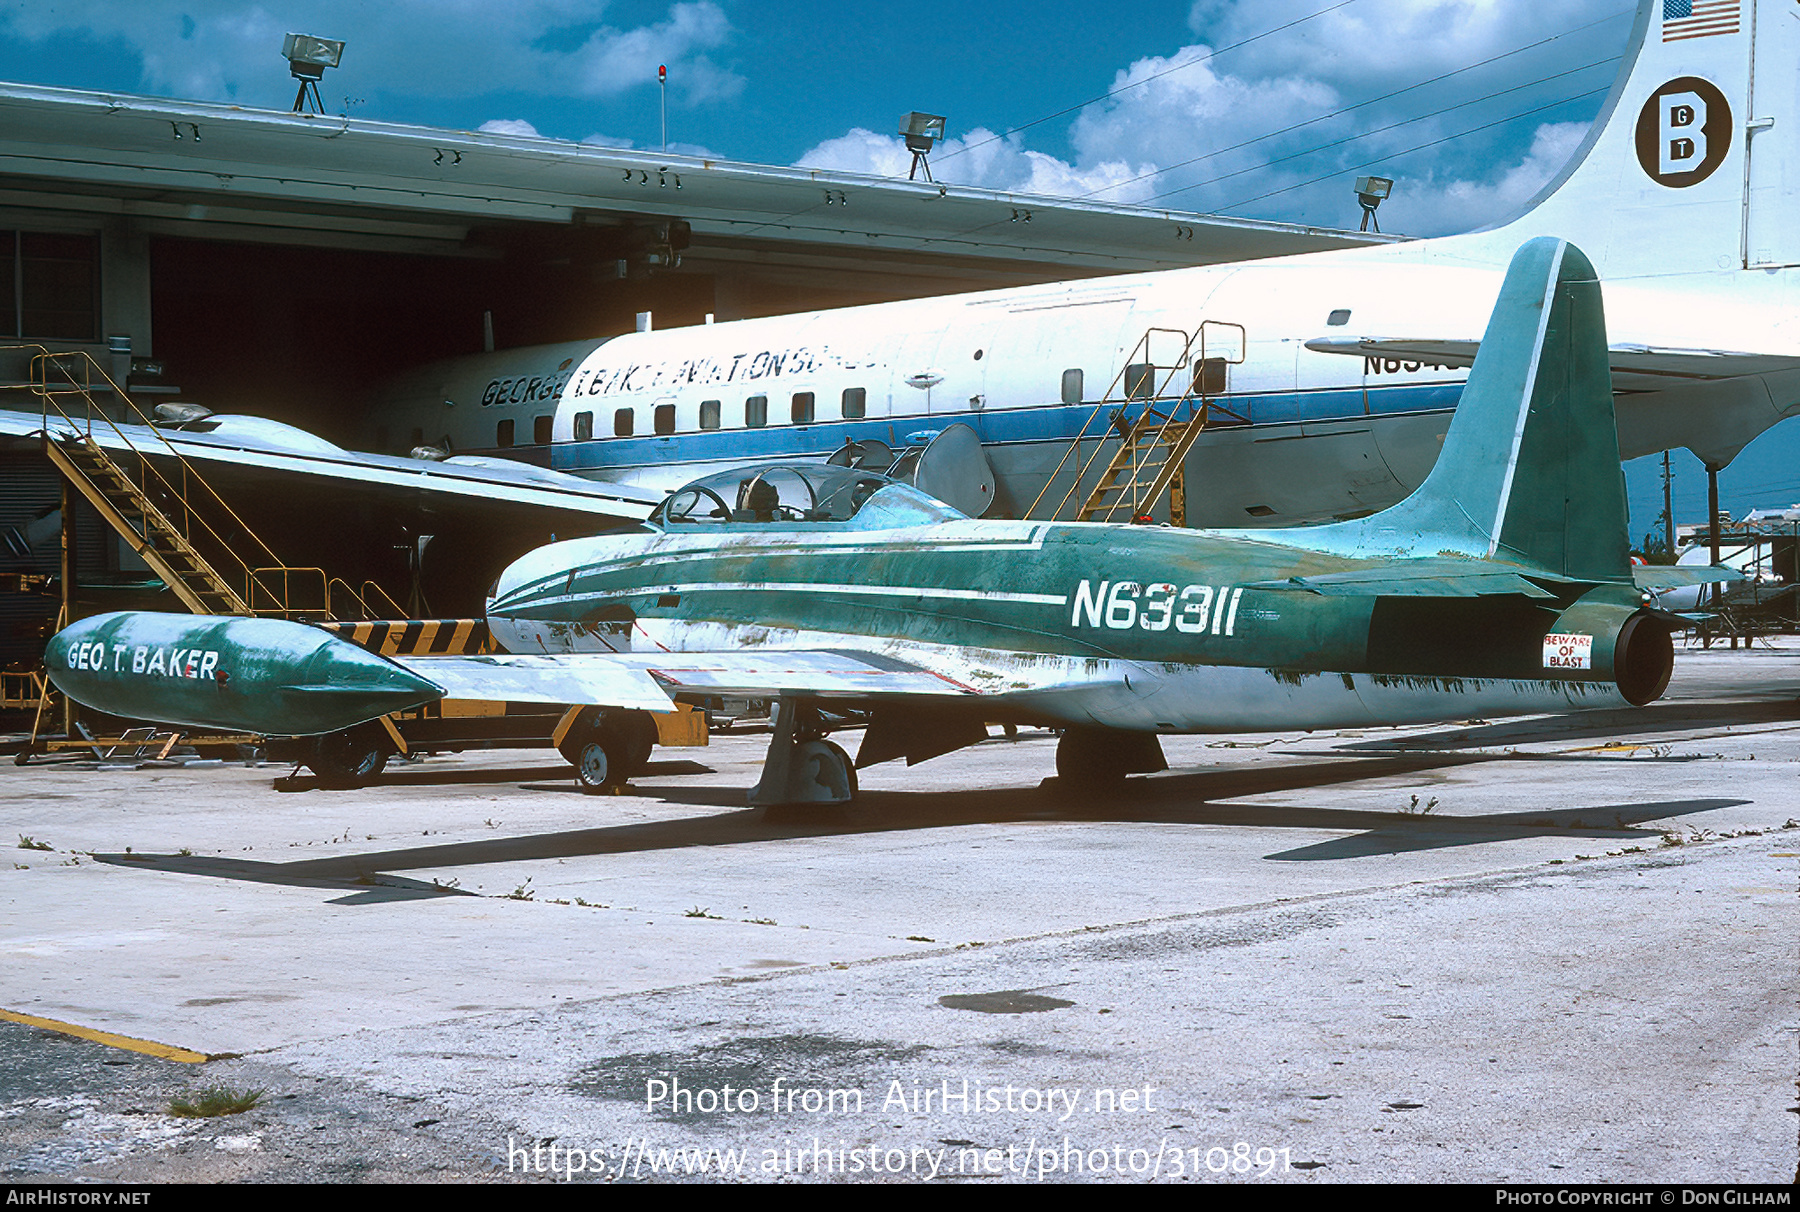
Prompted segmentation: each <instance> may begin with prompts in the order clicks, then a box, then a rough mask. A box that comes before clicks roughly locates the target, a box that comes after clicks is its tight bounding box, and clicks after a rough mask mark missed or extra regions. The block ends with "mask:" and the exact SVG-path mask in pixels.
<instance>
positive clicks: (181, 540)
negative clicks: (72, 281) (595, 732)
mask: <svg viewBox="0 0 1800 1212" xmlns="http://www.w3.org/2000/svg"><path fill="white" fill-rule="evenodd" d="M12 351H23V352H27V353H29V354H30V357H31V382H30V387H29V390H30V391H31V392H32V394H34V395H35V396H37V397H38V400H39V402H40V405H41V415H42V417H43V422H44V428H43V435H44V453H45V455H46V456H47V457H48V458H49V460H50V462H51V464H52V465H53V466H54V467H55V468H56V469H57V471H58V472H59V473H60V474H61V475H62V477H63V479H64V480H65V481H66V482H67V483H68V484H69V486H70V487H71V488H73V489H74V490H75V491H77V492H79V493H80V494H81V495H82V496H83V497H85V498H86V499H87V501H88V503H89V504H91V505H92V506H93V507H94V509H95V511H96V512H97V513H99V515H100V516H101V517H102V518H103V519H105V521H106V523H107V524H108V525H109V526H111V527H112V528H113V530H114V531H116V532H117V533H118V534H119V536H120V537H121V538H123V539H124V540H125V542H126V543H127V544H128V545H129V546H130V547H131V549H132V550H133V551H135V552H136V553H137V554H138V556H139V557H140V558H141V559H142V560H143V561H144V563H145V564H146V565H148V566H149V568H150V570H151V571H152V572H154V573H155V574H156V575H157V576H158V577H160V578H161V579H162V580H163V582H164V583H165V584H167V585H168V587H169V589H170V590H171V591H172V592H174V594H175V595H176V596H177V597H178V598H180V599H181V601H182V603H183V604H184V605H185V606H186V607H187V608H188V609H189V610H191V611H193V612H194V613H195V614H215V615H223V614H232V615H245V616H252V615H268V616H275V617H281V618H309V619H314V620H320V621H330V620H341V619H371V618H376V617H379V614H378V612H377V610H376V609H374V608H372V605H371V604H372V603H375V604H378V605H379V606H380V608H381V609H382V610H385V611H386V612H388V613H389V614H390V616H399V615H403V614H404V613H405V611H404V610H403V609H402V608H401V607H400V606H399V605H398V604H397V603H395V602H394V600H393V598H392V597H390V596H388V594H386V593H385V592H384V591H383V590H382V589H381V587H380V586H378V585H376V584H374V583H373V582H371V581H365V582H364V583H363V586H362V588H361V589H360V590H358V589H355V588H353V587H352V586H350V585H349V584H348V583H347V582H345V581H343V580H341V579H339V578H336V577H328V576H327V575H326V574H325V571H324V570H323V569H321V568H295V567H290V566H288V565H285V564H283V563H282V562H281V560H280V559H279V558H278V557H277V556H276V555H275V553H274V552H273V551H271V550H270V549H269V545H268V544H267V543H265V542H263V541H262V539H261V538H259V537H258V536H257V535H256V533H255V532H254V531H252V530H251V529H250V527H249V526H248V525H247V524H245V522H244V520H243V519H242V518H240V517H239V516H238V514H237V512H236V511H235V510H233V509H232V508H231V506H229V505H228V504H226V503H225V501H224V499H223V498H221V497H220V496H219V495H218V493H217V492H215V491H214V490H213V489H212V487H211V486H210V485H208V484H207V483H206V481H205V480H204V479H202V478H201V476H200V475H199V473H198V472H197V471H196V470H195V469H194V467H193V465H192V464H190V463H189V462H188V461H187V459H185V458H183V457H182V455H181V454H180V452H179V451H177V450H176V449H175V447H174V446H173V445H172V444H170V442H169V441H168V439H167V438H165V437H163V436H162V435H161V433H160V432H159V431H158V430H157V429H156V426H155V424H154V421H153V419H152V418H151V417H149V416H147V415H145V413H144V412H143V411H142V410H141V409H140V408H138V406H137V404H136V403H135V402H134V401H133V400H132V399H131V397H130V396H129V395H128V394H126V392H125V391H124V389H123V388H121V387H120V385H119V384H118V383H116V382H114V381H113V379H112V377H111V376H110V375H108V374H107V373H106V371H105V370H104V369H103V368H102V367H101V366H100V365H99V363H97V362H96V361H95V360H94V359H93V358H92V357H91V356H89V355H88V354H87V353H85V352H73V353H52V352H50V351H49V350H46V349H45V348H44V347H42V346H38V345H22V346H0V353H5V352H12ZM102 383H103V384H104V385H105V389H109V390H110V391H111V392H112V395H113V398H114V399H116V400H117V401H118V402H119V403H118V406H117V407H116V408H115V409H114V411H115V412H117V413H119V415H120V416H122V417H123V418H124V423H126V424H135V425H139V426H142V427H143V430H144V433H145V434H146V435H152V436H150V437H148V438H141V439H140V440H142V441H145V442H146V443H147V444H150V445H151V446H152V448H153V449H152V453H154V454H156V455H157V456H159V457H160V458H162V459H164V460H165V461H166V462H165V467H164V468H159V467H158V466H157V465H156V464H154V463H152V462H151V461H150V460H149V459H147V458H145V457H144V455H145V452H144V451H143V450H140V449H139V447H138V445H137V444H136V443H134V442H133V441H132V440H131V437H130V435H128V434H127V433H126V432H125V430H124V429H122V428H121V427H120V423H119V422H117V421H115V420H114V418H113V416H112V415H110V414H109V413H108V412H107V411H106V410H105V409H104V408H102V407H101V406H100V404H99V402H98V401H96V400H95V398H94V391H95V389H96V388H97V387H98V386H99V384H102ZM108 431H110V433H111V435H112V437H113V439H114V440H115V441H116V443H117V447H116V448H115V449H114V450H110V451H109V450H108V449H107V448H106V447H105V446H104V445H102V443H101V442H100V441H98V440H96V438H95V434H96V432H98V433H100V434H102V435H105V434H106V433H107V432H108ZM121 448H122V450H121ZM122 452H129V453H122ZM202 509H204V510H205V511H206V513H208V514H210V515H211V516H213V517H215V518H218V519H220V522H221V525H222V527H223V528H224V530H225V531H226V532H228V533H229V534H231V535H232V536H233V538H234V539H235V542H230V541H227V539H226V538H225V536H224V534H221V532H220V529H219V528H218V527H215V526H214V525H212V524H211V523H209V522H208V521H207V520H206V517H204V516H203V515H202V513H201V512H200V511H201V510H202ZM203 548H204V553H203V551H202V549H203ZM242 552H248V553H249V558H248V559H247V558H245V556H244V555H243V554H242ZM221 568H224V569H226V570H227V571H228V572H229V574H230V575H229V576H227V574H226V572H222V571H221ZM68 576H69V574H68V570H67V568H66V567H65V575H64V581H65V584H64V585H63V607H62V610H61V612H60V613H59V614H58V616H57V627H58V628H59V629H60V628H61V627H63V626H65V625H66V624H67V623H68V622H69V612H70V609H71V605H72V592H73V586H71V585H69V584H67V583H66V582H67V580H68ZM0 693H3V695H4V705H5V706H6V707H8V708H14V709H16V708H20V707H24V708H28V709H29V708H35V718H34V719H33V721H32V739H31V741H30V742H29V743H28V744H27V747H26V749H25V750H24V751H22V752H20V753H19V754H17V755H16V756H15V761H16V762H18V763H19V764H20V765H23V764H24V763H25V762H26V761H27V760H29V758H30V755H31V754H32V753H33V752H34V751H43V750H57V749H72V748H82V749H88V748H91V749H93V751H94V753H95V755H96V756H98V757H104V756H106V755H107V754H110V753H111V752H112V751H113V750H114V749H115V748H117V747H119V746H121V745H129V746H133V747H135V748H136V749H137V750H138V752H140V753H141V752H143V751H144V749H145V748H146V747H150V746H151V744H152V737H151V736H149V735H139V733H140V732H142V731H143V730H134V731H133V732H132V733H129V734H127V735H126V736H123V737H119V738H95V737H92V736H91V735H88V734H87V731H86V729H82V728H80V727H79V724H78V723H77V722H76V721H75V720H74V718H73V715H72V713H71V712H70V710H69V705H68V704H66V703H65V704H63V708H64V711H63V715H64V717H65V731H66V732H68V733H70V734H71V735H69V737H68V739H65V740H51V741H39V740H38V735H39V731H40V728H41V726H42V724H43V722H44V717H45V715H46V714H47V713H48V712H49V711H50V709H51V708H52V707H53V705H54V704H55V702H56V700H57V699H58V698H59V697H60V696H57V695H56V692H55V689H54V687H52V686H51V684H50V682H49V679H48V678H46V677H45V676H44V675H43V672H42V671H41V670H29V671H8V672H7V677H6V679H5V684H4V686H0ZM77 730H78V731H79V732H80V733H81V736H80V739H77V738H76V737H75V736H74V735H73V734H74V733H75V732H76V731H77ZM154 739H155V740H156V742H157V745H156V746H155V747H156V748H157V749H158V750H159V752H160V753H161V754H163V755H166V754H167V753H168V752H169V750H170V749H172V748H173V747H174V745H175V743H176V741H177V740H178V739H180V738H179V734H176V733H171V734H169V735H168V737H167V738H166V740H165V739H164V738H160V737H157V738H154ZM249 739H250V738H248V737H207V738H196V737H189V738H188V741H189V743H197V742H203V741H204V742H229V741H247V740H249Z"/></svg>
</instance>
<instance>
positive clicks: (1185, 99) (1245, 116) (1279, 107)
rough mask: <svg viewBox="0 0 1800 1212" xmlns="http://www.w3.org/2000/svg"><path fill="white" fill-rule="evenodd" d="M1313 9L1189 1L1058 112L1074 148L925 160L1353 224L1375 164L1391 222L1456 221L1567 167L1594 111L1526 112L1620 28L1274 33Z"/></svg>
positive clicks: (1406, 24) (1066, 188) (1375, 17)
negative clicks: (1389, 182)
mask: <svg viewBox="0 0 1800 1212" xmlns="http://www.w3.org/2000/svg"><path fill="white" fill-rule="evenodd" d="M1317 8H1318V4H1317V0H1257V2H1256V3H1253V4H1252V3H1247V2H1245V0H1200V2H1199V3H1197V4H1196V5H1195V6H1194V10H1193V13H1192V18H1191V22H1190V24H1191V26H1192V28H1193V29H1194V31H1195V32H1196V33H1199V34H1201V35H1203V36H1204V38H1205V41H1203V42H1197V43H1195V44H1193V45H1189V46H1183V47H1181V48H1179V49H1176V50H1174V51H1172V52H1170V53H1167V54H1164V55H1147V56H1145V57H1143V58H1140V59H1138V60H1136V61H1134V62H1132V63H1130V64H1129V65H1127V66H1125V67H1124V68H1123V69H1121V70H1120V71H1119V72H1118V73H1117V74H1116V75H1115V77H1114V79H1113V82H1112V88H1111V92H1110V95H1109V96H1108V98H1107V99H1105V100H1103V101H1099V102H1096V103H1094V104H1090V105H1088V106H1086V107H1084V108H1083V109H1082V110H1081V112H1080V113H1079V114H1078V115H1077V116H1076V117H1075V119H1074V120H1073V122H1072V123H1071V124H1070V125H1069V127H1068V128H1067V129H1068V144H1069V146H1070V147H1071V149H1072V152H1073V154H1072V155H1070V156H1069V157H1068V158H1066V159H1064V158H1058V157H1055V156H1051V155H1047V154H1045V153H1042V152H1038V151H1034V150H1032V149H1030V148H1029V147H1027V146H1025V142H1024V140H1025V138H1033V139H1038V138H1042V135H1041V134H1037V133H1034V134H1029V135H1027V136H1024V137H1021V136H1020V135H1010V136H1007V137H1006V138H1004V139H998V140H994V141H992V142H984V140H989V139H992V138H993V137H992V136H991V135H990V134H989V133H988V132H987V131H986V130H984V129H976V130H972V131H970V132H968V133H967V134H966V135H965V136H963V137H962V138H961V139H959V140H958V139H953V140H950V141H948V142H946V143H945V144H944V145H942V147H941V149H940V150H939V152H938V153H936V154H934V156H933V157H932V167H933V172H934V173H935V174H936V175H937V176H938V178H939V179H940V180H944V181H957V182H961V183H968V184H978V185H985V186H991V187H996V188H1004V189H1016V190H1031V191H1034V192H1046V193H1053V194H1060V195H1063V196H1077V197H1080V196H1093V197H1095V198H1097V199H1100V200H1107V201H1119V202H1140V203H1142V202H1155V203H1158V204H1161V205H1166V206H1169V207H1172V208H1177V209H1183V210H1199V211H1213V210H1225V211H1228V212H1230V213H1234V214H1243V215H1250V216H1256V217H1266V218H1276V219H1288V220H1293V221H1300V222H1309V223H1321V224H1329V225H1334V226H1354V225H1355V224H1356V222H1357V221H1358V219H1359V218H1360V211H1359V210H1358V208H1357V206H1356V202H1355V199H1354V197H1353V195H1352V193H1351V190H1350V183H1351V180H1352V179H1353V178H1354V177H1355V176H1356V175H1359V174H1366V173H1370V172H1374V173H1378V174H1380V175H1385V176H1393V177H1395V178H1396V180H1397V183H1398V184H1397V187H1396V190H1395V197H1394V199H1393V200H1392V201H1390V202H1389V203H1388V204H1387V206H1385V207H1384V208H1383V211H1382V219H1383V221H1384V226H1388V227H1390V228H1393V229H1395V230H1402V231H1406V232H1408V233H1411V234H1417V235H1434V234H1440V233H1443V232H1449V231H1457V230H1466V229H1468V228H1470V227H1477V226H1481V225H1484V224H1486V223H1491V222H1494V221H1496V220H1499V219H1501V218H1504V217H1506V216H1507V215H1509V214H1510V213H1512V212H1513V211H1515V210H1517V209H1519V208H1520V207H1521V206H1522V205H1523V204H1524V202H1525V201H1527V200H1529V198H1530V197H1531V195H1532V194H1533V193H1535V192H1536V190H1537V189H1538V188H1539V187H1540V186H1541V185H1542V184H1543V183H1544V182H1545V181H1547V180H1548V179H1549V178H1550V177H1551V176H1552V175H1554V173H1555V172H1556V171H1557V170H1558V169H1559V168H1560V167H1561V166H1562V163H1563V162H1564V161H1565V160H1566V159H1567V156H1568V154H1569V153H1570V152H1572V151H1573V150H1574V148H1575V146H1576V145H1577V144H1578V143H1579V141H1580V139H1581V137H1582V135H1583V133H1585V131H1586V129H1587V124H1586V123H1585V122H1579V121H1576V122H1565V121H1557V120H1555V119H1556V118H1557V117H1558V116H1560V115H1559V113H1558V111H1556V110H1554V109H1551V110H1547V111H1545V112H1544V113H1543V116H1542V117H1536V118H1535V120H1534V114H1533V113H1532V112H1531V111H1533V110H1537V109H1539V108H1540V107H1544V106H1546V105H1549V104H1550V103H1554V102H1559V101H1563V100H1566V99H1567V98H1570V97H1573V96H1576V95H1577V94H1580V93H1583V92H1587V91H1589V90H1593V89H1598V88H1604V86H1606V85H1607V84H1609V83H1610V82H1611V78H1612V72H1613V66H1612V64H1611V63H1610V62H1606V61H1607V60H1610V58H1611V57H1612V56H1615V55H1616V54H1617V53H1618V51H1619V49H1621V47H1622V45H1623V41H1624V35H1625V30H1626V28H1627V23H1626V22H1625V21H1624V20H1623V19H1622V18H1620V19H1614V20H1610V21H1606V22H1604V23H1602V24H1599V25H1592V26H1590V28H1587V29H1580V28H1578V27H1582V26H1584V25H1589V24H1590V23H1593V22H1596V21H1598V20H1600V19H1602V18H1609V17H1613V16H1614V15H1615V14H1618V13H1619V12H1620V6H1619V4H1618V3H1617V0H1569V3H1566V4H1562V5H1556V6H1542V7H1537V6H1519V5H1516V4H1509V5H1502V4H1500V3H1498V0H1380V2H1376V0H1362V2H1359V3H1354V4H1351V5H1349V6H1347V7H1345V8H1342V9H1339V10H1337V11H1335V12H1329V13H1326V14H1324V15H1323V16H1319V17H1317V18H1314V19H1312V20H1302V21H1300V22H1299V24H1296V25H1294V26H1293V27H1292V28H1291V29H1286V30H1280V32H1276V33H1273V34H1269V33H1268V31H1271V30H1279V27H1281V26H1283V25H1285V24H1287V23H1289V22H1293V21H1296V20H1299V19H1301V18H1304V17H1306V16H1307V15H1308V14H1309V13H1312V12H1315V11H1317ZM1570 31H1573V32H1570ZM1261 34H1266V35H1267V36H1263V37H1260V38H1259V37H1256V36H1257V35H1261ZM1559 34H1560V35H1562V36H1560V37H1556V38H1555V39H1554V40H1553V41H1551V42H1549V43H1548V44H1546V45H1538V46H1533V45H1532V44H1534V43H1540V42H1543V40H1545V39H1547V38H1552V36H1554V35H1559ZM1251 39H1254V40H1251ZM1247 40H1249V41H1247ZM1240 43H1247V44H1245V45H1242V46H1239V45H1238V44H1240ZM1527 46H1530V47H1531V49H1530V50H1528V51H1525V52H1524V53H1520V54H1508V52H1511V51H1514V50H1516V49H1517V48H1520V47H1527ZM1597 61H1599V63H1600V65H1599V66H1585V67H1584V65H1592V64H1595V63H1596V62H1597ZM1576 68H1582V69H1583V70H1581V71H1578V72H1574V73H1573V74H1562V73H1570V71H1571V69H1576ZM1446 74H1450V78H1449V79H1446V80H1442V81H1437V82H1431V81H1433V78H1434V77H1438V76H1443V75H1446ZM1415 85H1416V86H1418V87H1409V86H1415ZM1387 94H1395V95H1393V96H1388V95H1387ZM1491 94H1500V95H1497V96H1493V95H1491ZM1586 104H1587V106H1588V108H1589V109H1590V110H1591V109H1593V108H1597V105H1598V98H1597V97H1595V98H1592V99H1590V100H1589V101H1588V102H1587V103H1586ZM1339 111H1343V112H1339ZM1577 112H1579V110H1577ZM1545 119H1549V121H1546V120H1545ZM800 163H801V164H803V165H816V166H820V167H834V168H842V169H850V170H854V171H859V172H873V173H878V174H881V175H885V176H904V175H905V173H906V170H907V167H908V164H909V163H910V157H909V156H908V155H907V153H906V151H905V150H904V148H903V147H902V146H901V144H900V141H899V140H898V139H895V138H892V137H888V136H882V135H876V134H873V133H871V132H869V131H866V130H853V131H850V132H848V133H847V134H845V135H842V136H839V137H838V138H835V139H829V140H826V141H824V142H822V143H820V144H819V145H818V146H816V147H814V148H813V149H812V150H811V151H809V152H808V153H807V154H806V155H805V156H804V157H802V159H801V161H800Z"/></svg>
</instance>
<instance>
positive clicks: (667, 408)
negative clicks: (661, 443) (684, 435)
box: [652, 404, 675, 434]
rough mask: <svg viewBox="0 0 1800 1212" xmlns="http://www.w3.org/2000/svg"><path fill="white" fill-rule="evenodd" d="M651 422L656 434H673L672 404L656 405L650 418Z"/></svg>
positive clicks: (673, 417)
mask: <svg viewBox="0 0 1800 1212" xmlns="http://www.w3.org/2000/svg"><path fill="white" fill-rule="evenodd" d="M652 421H653V423H654V424H655V426H656V432H657V433H665V434H666V433H674V432H675V406H674V405H673V404H658V405H657V406H656V414H655V416H654V417H652Z"/></svg>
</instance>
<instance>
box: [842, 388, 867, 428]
mask: <svg viewBox="0 0 1800 1212" xmlns="http://www.w3.org/2000/svg"><path fill="white" fill-rule="evenodd" d="M868 411H869V391H868V389H867V388H865V387H846V388H844V420H846V421H855V420H859V419H861V418H862V417H864V416H866V415H868Z"/></svg>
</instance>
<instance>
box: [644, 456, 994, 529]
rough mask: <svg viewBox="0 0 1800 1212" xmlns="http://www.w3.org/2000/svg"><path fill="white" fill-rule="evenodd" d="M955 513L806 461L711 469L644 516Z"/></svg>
mask: <svg viewBox="0 0 1800 1212" xmlns="http://www.w3.org/2000/svg"><path fill="white" fill-rule="evenodd" d="M962 516H963V515H962V514H960V513H958V512H957V511H956V510H954V509H952V508H951V507H950V506H948V505H946V504H944V503H943V502H942V501H939V500H937V499H936V498H935V497H930V496H927V495H925V494H924V493H922V492H920V491H919V490H918V489H916V488H913V487H911V486H910V485H906V484H901V483H897V482H896V481H893V480H890V479H888V478H887V477H886V476H883V475H878V474H876V473H875V472H872V471H865V470H862V469H860V468H854V467H838V466H834V465H831V464H819V463H814V464H807V465H804V466H773V467H767V466H765V467H743V468H737V469H734V470H732V471H722V472H717V473H715V474H713V475H710V476H707V477H706V478H704V479H700V480H695V481H694V482H693V483H692V484H689V485H688V486H687V487H685V488H682V489H680V490H679V491H677V492H676V493H674V494H673V495H672V496H670V497H669V499H668V500H666V501H664V502H663V503H662V505H661V506H659V507H658V508H657V511H656V512H655V513H654V514H652V515H651V517H650V521H651V523H652V524H654V525H658V526H664V527H678V526H693V525H709V524H710V525H720V524H723V523H729V524H731V525H733V526H771V525H774V526H779V525H789V526H791V525H795V524H801V523H817V522H836V523H844V522H851V523H853V524H855V525H858V526H864V527H869V528H871V529H885V528H895V527H901V526H919V525H924V524H926V523H929V522H944V521H950V520H953V519H956V518H960V517H962Z"/></svg>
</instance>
